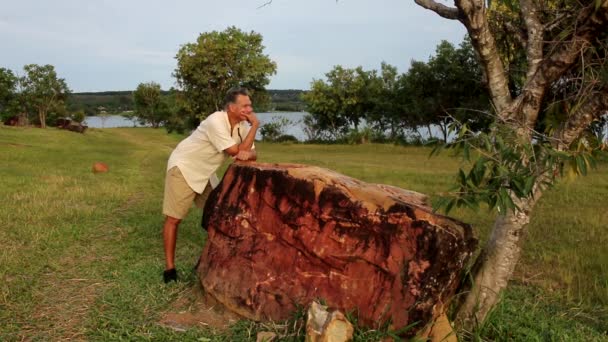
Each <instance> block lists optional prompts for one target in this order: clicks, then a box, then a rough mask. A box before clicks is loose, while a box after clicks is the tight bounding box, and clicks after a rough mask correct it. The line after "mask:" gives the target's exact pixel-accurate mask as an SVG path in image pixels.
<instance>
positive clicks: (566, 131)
mask: <svg viewBox="0 0 608 342" xmlns="http://www.w3.org/2000/svg"><path fill="white" fill-rule="evenodd" d="M607 111H608V86H605V87H604V88H603V89H601V90H600V91H598V92H597V93H594V94H588V95H587V99H586V101H585V102H584V103H582V104H581V105H580V106H578V107H577V109H576V110H575V111H574V112H572V113H570V115H569V116H568V119H567V120H566V122H565V123H564V125H563V126H562V127H561V128H560V129H558V130H557V131H556V132H555V134H554V135H553V137H554V138H555V139H556V145H557V146H556V147H557V149H558V150H562V151H563V150H566V149H568V148H569V147H570V145H571V144H572V143H573V142H574V140H576V138H578V137H579V136H580V135H581V133H582V132H583V130H585V128H587V127H588V126H589V125H590V124H591V122H593V121H595V120H597V119H599V118H600V116H602V114H604V113H606V112H607Z"/></svg>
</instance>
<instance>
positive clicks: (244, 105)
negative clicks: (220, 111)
mask: <svg viewBox="0 0 608 342" xmlns="http://www.w3.org/2000/svg"><path fill="white" fill-rule="evenodd" d="M230 107H231V109H232V111H233V112H234V113H235V114H236V115H237V116H238V118H239V119H240V120H241V121H243V120H247V117H246V116H245V114H251V112H252V111H253V107H252V106H251V99H249V96H246V95H237V97H236V101H234V103H233V104H231V105H230Z"/></svg>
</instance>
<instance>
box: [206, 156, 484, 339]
mask: <svg viewBox="0 0 608 342" xmlns="http://www.w3.org/2000/svg"><path fill="white" fill-rule="evenodd" d="M427 202H428V201H427V196H425V195H423V194H420V193H416V192H413V191H408V190H404V189H400V188H397V187H393V186H389V185H379V184H368V183H365V182H362V181H359V180H356V179H353V178H350V177H347V176H344V175H341V174H339V173H337V172H334V171H331V170H327V169H323V168H319V167H314V166H305V165H297V164H264V163H253V162H246V163H242V162H237V163H233V164H232V165H231V166H230V167H229V168H228V170H227V171H226V173H225V175H224V178H223V179H222V181H221V183H220V184H219V186H218V187H217V188H216V189H215V190H214V191H213V192H211V194H210V196H209V199H208V200H207V204H206V206H205V210H204V216H203V222H202V223H203V227H205V228H206V229H207V231H208V238H207V243H206V245H205V247H204V250H203V252H202V256H201V262H200V264H199V268H198V274H199V278H200V280H201V283H202V285H203V287H204V289H205V291H206V293H208V294H209V295H212V296H214V297H215V298H216V299H217V300H218V301H219V302H221V303H223V304H224V305H225V306H226V307H227V308H229V309H230V310H233V311H234V312H236V313H238V314H240V315H242V316H244V317H246V318H249V319H253V320H256V321H265V320H274V321H279V320H284V319H287V318H289V317H290V316H291V315H292V313H293V312H294V311H296V310H297V309H298V308H299V307H308V305H310V303H312V301H313V300H315V299H323V300H324V301H325V303H326V304H327V305H328V306H329V307H331V308H332V309H337V310H340V311H342V312H353V313H356V314H357V320H358V324H359V325H362V326H367V327H371V328H378V327H381V326H382V325H384V324H385V323H386V322H390V328H391V329H392V330H398V329H399V328H402V327H405V326H407V325H409V324H412V323H416V325H415V326H414V328H412V329H410V330H408V331H407V332H405V333H404V337H408V336H414V335H415V334H416V333H417V332H418V331H420V330H422V329H424V327H425V326H426V325H427V324H430V323H432V322H433V321H434V320H435V319H436V318H437V317H438V314H437V312H436V310H434V307H435V306H436V304H437V303H442V304H447V303H449V302H450V299H451V298H452V296H453V294H454V292H455V290H456V287H457V286H458V283H459V281H460V275H461V271H462V269H463V267H464V265H465V264H466V262H467V261H468V259H469V258H470V256H471V254H472V253H473V251H474V249H475V245H476V240H475V238H474V237H473V234H472V229H471V227H470V226H469V225H467V224H465V223H462V222H460V221H457V220H455V219H452V218H449V217H446V216H442V215H439V214H436V213H433V211H432V210H431V208H429V207H428V204H427Z"/></svg>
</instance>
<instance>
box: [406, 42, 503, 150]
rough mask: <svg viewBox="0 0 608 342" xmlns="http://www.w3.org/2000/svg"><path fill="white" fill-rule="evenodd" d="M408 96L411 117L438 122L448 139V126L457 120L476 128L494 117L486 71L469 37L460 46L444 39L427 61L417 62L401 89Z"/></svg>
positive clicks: (422, 122)
mask: <svg viewBox="0 0 608 342" xmlns="http://www.w3.org/2000/svg"><path fill="white" fill-rule="evenodd" d="M398 92H399V94H400V97H401V98H404V99H405V102H406V103H405V107H407V108H408V109H409V110H410V112H409V113H406V115H407V117H408V120H409V121H410V122H412V123H415V124H417V125H426V126H427V127H429V134H430V131H431V130H430V126H431V125H437V126H438V127H440V128H441V130H442V133H443V140H444V141H445V142H447V140H448V131H447V125H448V124H449V123H451V122H452V121H453V120H454V119H456V120H459V121H460V122H462V123H467V124H468V125H469V127H470V128H471V129H472V130H474V131H479V130H481V129H483V128H485V127H487V126H488V125H489V123H490V121H491V120H490V116H489V115H484V114H483V113H484V112H488V110H489V100H488V97H487V90H486V88H485V86H484V85H483V83H482V72H481V68H480V67H479V64H478V63H477V60H476V57H475V54H474V51H473V49H472V47H471V44H470V42H469V41H468V40H464V41H463V42H462V44H461V45H460V47H459V48H458V49H456V48H455V47H454V46H453V45H452V44H451V43H449V42H447V41H442V42H441V43H440V44H439V45H438V46H437V48H436V51H435V55H434V56H431V58H430V59H429V61H428V62H427V63H424V62H417V61H413V62H412V64H411V68H410V70H409V71H408V72H407V73H406V74H405V75H404V77H403V78H402V80H401V84H400V88H399V89H398Z"/></svg>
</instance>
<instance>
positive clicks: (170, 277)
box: [163, 268, 177, 284]
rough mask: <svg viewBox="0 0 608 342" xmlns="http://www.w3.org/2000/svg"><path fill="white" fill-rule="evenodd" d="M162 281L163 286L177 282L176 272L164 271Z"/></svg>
mask: <svg viewBox="0 0 608 342" xmlns="http://www.w3.org/2000/svg"><path fill="white" fill-rule="evenodd" d="M163 279H164V280H165V284H167V283H168V282H170V281H177V271H175V268H172V269H170V270H166V271H164V272H163Z"/></svg>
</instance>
